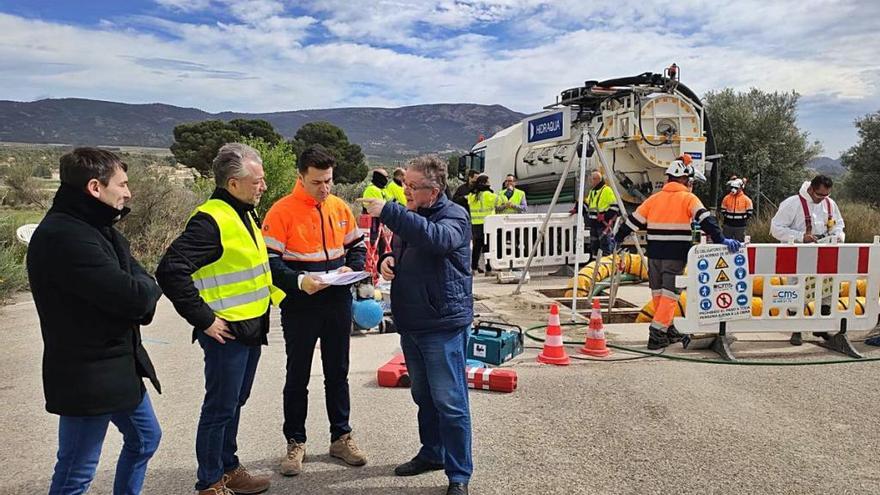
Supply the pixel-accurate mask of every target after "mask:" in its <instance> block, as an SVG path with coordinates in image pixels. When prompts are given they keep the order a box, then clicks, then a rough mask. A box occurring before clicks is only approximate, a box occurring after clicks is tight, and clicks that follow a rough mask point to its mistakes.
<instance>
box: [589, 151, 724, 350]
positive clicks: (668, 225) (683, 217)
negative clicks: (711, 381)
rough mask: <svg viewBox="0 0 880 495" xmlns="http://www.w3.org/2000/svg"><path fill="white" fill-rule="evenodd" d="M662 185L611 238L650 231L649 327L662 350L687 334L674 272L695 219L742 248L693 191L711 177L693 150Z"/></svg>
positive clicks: (653, 343) (651, 343) (651, 345)
mask: <svg viewBox="0 0 880 495" xmlns="http://www.w3.org/2000/svg"><path fill="white" fill-rule="evenodd" d="M666 177H667V182H666V185H664V186H663V189H662V190H660V191H659V192H657V193H655V194H654V195H652V196H651V197H649V198H648V199H646V200H645V202H644V203H642V204H641V205H639V207H638V209H636V211H635V212H633V214H632V215H630V216H629V218H627V220H626V223H625V224H624V225H622V226H621V228H620V230H619V231H618V232H617V235H616V236H614V237H613V238H610V236H609V237H608V238H606V239H607V240H606V244H607V245H610V247H612V248H614V246H616V245H617V244H619V243H620V242H621V241H623V240H624V239H626V237H627V236H629V235H630V234H631V233H632V232H633V231H636V230H641V229H647V231H648V285H649V286H650V287H651V296H652V298H653V301H654V319H653V320H652V321H651V325H650V327H648V349H651V350H657V349H662V348H664V347H666V346H668V345H669V344H671V343H674V342H679V341H681V339H682V337H683V336H682V335H681V334H680V333H679V332H678V331H677V330H675V327H674V326H672V318H673V316H675V304H676V302H677V301H678V293H679V290H678V289H677V288H676V287H675V277H676V276H677V275H681V274H682V273H683V272H684V267H685V265H686V264H687V255H688V251H689V250H690V248H691V245H692V241H691V224H692V223H693V222H697V223H699V224H700V228H701V229H702V230H703V231H704V232H706V234H708V235H709V237H711V238H712V241H713V242H716V243H719V244H724V245H725V246H727V248H728V249H729V250H730V252H736V251H739V249H740V242H739V241H737V240H736V239H725V238H724V235H723V234H722V233H721V229H719V228H718V222H716V221H715V217H713V216H712V214H711V213H710V212H709V210H707V209H706V207H705V206H703V203H702V202H701V201H700V198H698V197H697V196H696V195H695V194H694V193H692V192H691V187H692V185H693V181H694V179H695V178H696V179H698V180H703V181H704V180H706V178H705V176H703V174H702V173H700V172H699V171H698V170H696V169H695V168H694V167H693V166H692V165H691V157H690V155H687V154H685V155H682V156H681V157H679V158H678V159H677V160H673V162H672V164H671V165H669V167H668V168H667V169H666Z"/></svg>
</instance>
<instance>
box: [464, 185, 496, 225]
mask: <svg viewBox="0 0 880 495" xmlns="http://www.w3.org/2000/svg"><path fill="white" fill-rule="evenodd" d="M496 197H497V196H496V195H495V194H492V193H491V192H489V191H480V193H479V197H477V195H476V194H475V193H470V194H468V206H469V207H470V210H471V224H473V225H483V223H485V220H486V217H487V216H489V215H491V214H493V213H495V198H496Z"/></svg>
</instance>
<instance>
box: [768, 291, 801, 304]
mask: <svg viewBox="0 0 880 495" xmlns="http://www.w3.org/2000/svg"><path fill="white" fill-rule="evenodd" d="M800 298H801V293H800V292H799V291H797V290H794V289H779V290H776V291H773V297H772V299H773V302H774V303H776V304H785V303H794V302H797V301H798V300H799V299H800Z"/></svg>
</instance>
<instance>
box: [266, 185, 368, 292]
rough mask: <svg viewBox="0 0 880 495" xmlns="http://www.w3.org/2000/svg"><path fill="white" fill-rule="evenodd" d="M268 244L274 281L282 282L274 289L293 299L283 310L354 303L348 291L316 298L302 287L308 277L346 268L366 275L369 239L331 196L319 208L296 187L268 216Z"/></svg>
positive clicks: (345, 207) (341, 203)
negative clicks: (304, 276) (301, 279)
mask: <svg viewBox="0 0 880 495" xmlns="http://www.w3.org/2000/svg"><path fill="white" fill-rule="evenodd" d="M263 240H264V241H265V242H266V249H267V250H268V251H269V265H270V266H271V268H272V276H273V280H274V277H278V280H277V281H276V282H275V285H277V286H278V287H281V288H282V290H284V291H285V292H286V293H287V294H288V298H289V299H291V301H285V302H284V303H282V306H288V305H295V306H300V305H302V304H307V305H314V304H321V303H328V304H329V303H333V302H344V301H346V300H347V301H350V297H351V296H350V292H349V289H348V287H345V286H338V287H337V286H334V287H329V288H327V289H324V290H322V291H320V292H318V293H316V294H314V295H312V296H309V295H307V294H306V293H305V292H303V291H301V290H299V286H298V277H299V275H300V274H303V273H326V272H328V271H331V270H336V269H338V268H341V267H342V266H348V267H349V268H351V269H353V270H356V271H359V270H363V269H364V261H365V257H366V247H365V245H364V237H363V235H362V234H361V232H360V230H359V229H358V226H357V220H356V219H355V217H354V215H353V214H352V212H351V209H350V208H349V207H348V204H346V203H345V201H343V200H342V199H340V198H339V197H337V196H334V195H332V194H331V195H330V196H329V197H328V198H327V199H326V200H324V202H323V203H320V204H319V203H318V202H317V201H316V200H315V199H314V198H312V197H311V196H310V195H309V194H308V193H307V192H306V190H305V188H304V187H303V185H302V183H300V181H297V182H296V186H294V188H293V192H292V193H290V194H288V195H287V196H284V197H283V198H281V199H279V200H278V201H277V202H276V203H275V204H274V205H272V208H270V209H269V212H268V213H267V214H266V219H265V220H264V221H263ZM279 284H280V285H279ZM291 295H293V297H290V296H291Z"/></svg>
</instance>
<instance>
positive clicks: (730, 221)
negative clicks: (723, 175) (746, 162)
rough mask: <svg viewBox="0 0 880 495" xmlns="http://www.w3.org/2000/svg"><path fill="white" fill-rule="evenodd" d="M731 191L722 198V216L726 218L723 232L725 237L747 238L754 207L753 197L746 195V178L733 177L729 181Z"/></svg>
mask: <svg viewBox="0 0 880 495" xmlns="http://www.w3.org/2000/svg"><path fill="white" fill-rule="evenodd" d="M727 187H728V188H729V189H730V192H729V193H727V195H726V196H724V199H723V200H721V218H723V219H724V227H723V229H722V233H723V234H724V237H728V238H731V239H736V240H738V241H740V242H743V241H745V240H746V222H748V221H749V218H751V217H752V214H753V213H754V207H753V206H752V198H750V197H748V196H746V193H745V191H743V189H744V188H745V180H743V179H738V178H736V177H734V178H732V179H731V180H729V181H728V182H727Z"/></svg>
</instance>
